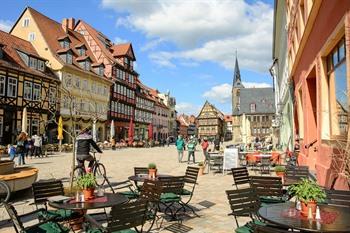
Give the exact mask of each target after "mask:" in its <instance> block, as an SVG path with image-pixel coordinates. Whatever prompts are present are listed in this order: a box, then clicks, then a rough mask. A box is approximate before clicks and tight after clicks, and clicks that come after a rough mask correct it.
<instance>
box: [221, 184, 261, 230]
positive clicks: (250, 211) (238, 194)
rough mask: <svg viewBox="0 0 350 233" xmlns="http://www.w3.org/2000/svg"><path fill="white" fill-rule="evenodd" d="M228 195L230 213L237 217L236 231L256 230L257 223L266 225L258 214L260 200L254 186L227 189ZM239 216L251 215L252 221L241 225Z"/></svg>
mask: <svg viewBox="0 0 350 233" xmlns="http://www.w3.org/2000/svg"><path fill="white" fill-rule="evenodd" d="M226 195H227V199H228V201H229V204H230V208H231V213H230V214H229V215H232V216H233V217H234V218H235V221H236V225H237V228H236V229H235V232H237V233H250V232H253V231H254V226H255V225H265V223H263V222H261V221H260V220H259V217H258V215H257V212H258V209H259V207H260V201H259V199H258V196H257V195H256V192H255V189H254V188H245V189H237V190H227V191H226ZM238 217H250V219H251V221H249V222H248V223H246V224H245V225H244V226H239V223H238V220H237V218H238Z"/></svg>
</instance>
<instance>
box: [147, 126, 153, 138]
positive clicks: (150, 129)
mask: <svg viewBox="0 0 350 233" xmlns="http://www.w3.org/2000/svg"><path fill="white" fill-rule="evenodd" d="M152 138H153V125H152V124H149V125H148V139H149V140H152Z"/></svg>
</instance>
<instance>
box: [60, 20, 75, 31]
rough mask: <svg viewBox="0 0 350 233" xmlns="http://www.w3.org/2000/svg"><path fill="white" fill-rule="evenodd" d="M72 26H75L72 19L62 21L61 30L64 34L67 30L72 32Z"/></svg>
mask: <svg viewBox="0 0 350 233" xmlns="http://www.w3.org/2000/svg"><path fill="white" fill-rule="evenodd" d="M74 26H75V19H74V18H69V19H67V18H64V19H62V28H63V30H64V31H65V32H68V29H70V30H72V31H73V29H74Z"/></svg>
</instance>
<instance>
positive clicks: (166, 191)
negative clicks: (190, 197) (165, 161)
mask: <svg viewBox="0 0 350 233" xmlns="http://www.w3.org/2000/svg"><path fill="white" fill-rule="evenodd" d="M159 181H160V182H161V186H162V190H163V191H162V192H163V193H162V195H161V197H160V204H161V205H163V206H164V207H165V209H164V210H163V212H164V214H166V215H168V216H170V217H171V218H172V219H173V220H176V219H177V218H176V214H177V212H178V210H180V209H181V208H184V207H183V204H182V202H181V193H182V191H183V188H184V185H185V180H184V176H172V177H159ZM175 203H177V204H179V205H180V206H181V207H180V208H179V209H177V210H176V211H175V212H174V211H173V210H172V207H173V206H174V204H175ZM168 212H169V214H168Z"/></svg>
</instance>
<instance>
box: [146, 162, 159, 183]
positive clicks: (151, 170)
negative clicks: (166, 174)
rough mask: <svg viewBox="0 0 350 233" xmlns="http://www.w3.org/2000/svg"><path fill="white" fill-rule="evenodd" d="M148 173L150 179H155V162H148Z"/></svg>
mask: <svg viewBox="0 0 350 233" xmlns="http://www.w3.org/2000/svg"><path fill="white" fill-rule="evenodd" d="M148 175H149V177H150V178H151V179H155V178H156V176H157V165H156V164H155V163H150V164H148Z"/></svg>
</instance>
